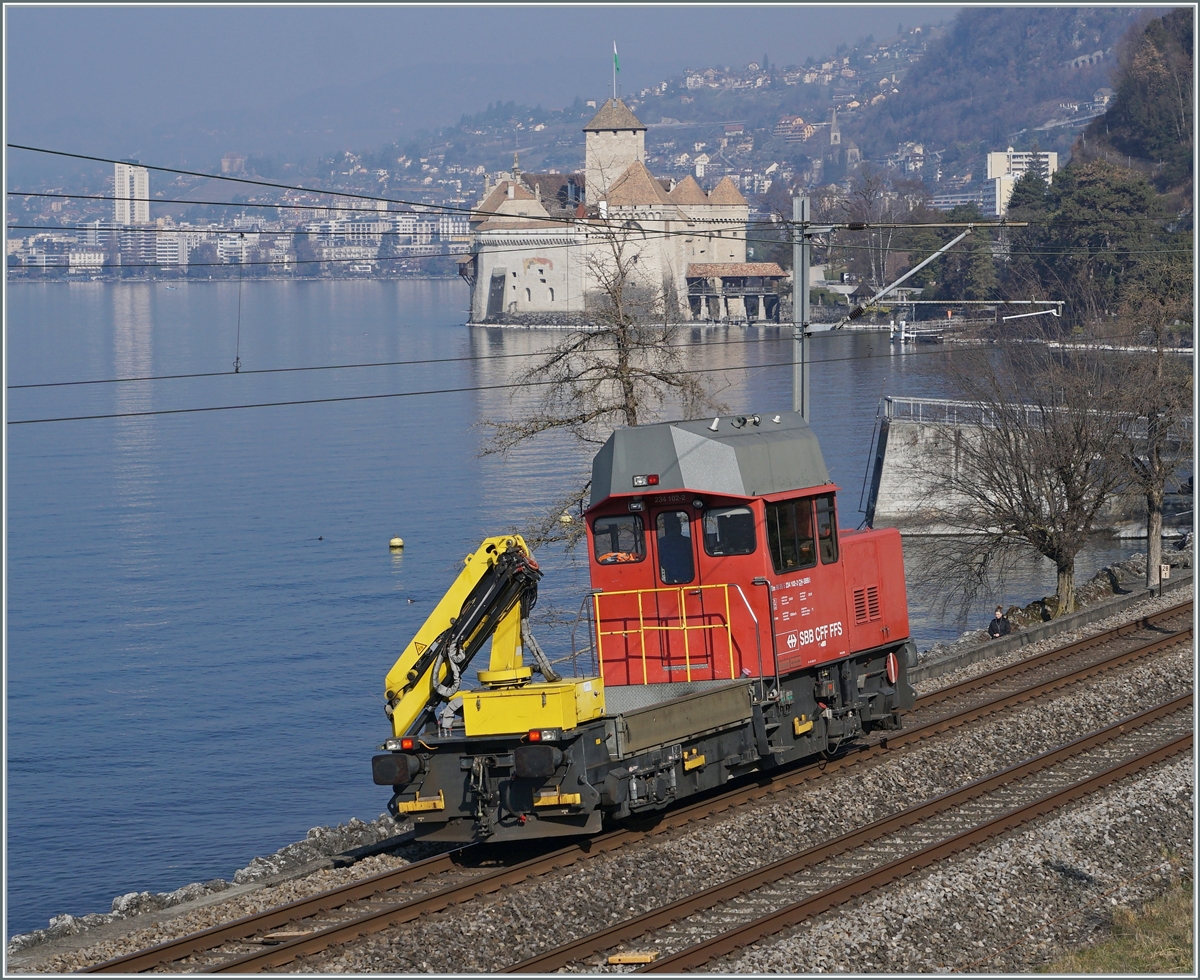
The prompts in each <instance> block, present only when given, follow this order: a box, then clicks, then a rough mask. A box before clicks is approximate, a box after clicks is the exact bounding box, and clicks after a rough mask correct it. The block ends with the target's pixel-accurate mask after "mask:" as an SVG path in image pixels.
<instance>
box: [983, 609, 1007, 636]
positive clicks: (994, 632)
mask: <svg viewBox="0 0 1200 980" xmlns="http://www.w3.org/2000/svg"><path fill="white" fill-rule="evenodd" d="M1010 630H1011V627H1010V626H1009V625H1008V617H1007V616H1005V615H1004V610H1003V609H1001V608H1000V607H999V606H997V607H996V615H995V616H994V617H993V618H992V621H991V622H990V623H988V636H990V637H991V638H992V639H993V640H998V639H999V638H1000V637H1002V636H1008V634H1009V632H1010Z"/></svg>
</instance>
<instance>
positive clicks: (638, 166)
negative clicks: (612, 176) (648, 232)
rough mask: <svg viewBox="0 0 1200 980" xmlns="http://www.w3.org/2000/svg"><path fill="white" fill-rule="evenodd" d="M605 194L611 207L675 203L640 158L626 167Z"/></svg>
mask: <svg viewBox="0 0 1200 980" xmlns="http://www.w3.org/2000/svg"><path fill="white" fill-rule="evenodd" d="M605 196H606V197H607V199H608V203H609V204H610V205H612V206H613V207H621V206H623V205H624V206H628V205H636V204H673V203H675V202H674V201H672V200H671V197H670V195H668V194H667V192H666V191H665V190H663V186H662V184H660V183H659V182H658V181H657V180H655V179H654V177H653V175H652V174H651V173H650V171H649V170H647V169H646V165H645V164H644V163H642V161H641V160H635V161H634V162H633V163H631V164H630V165H629V166H628V167H626V168H625V172H624V173H623V174H621V176H620V177H618V178H617V179H616V180H614V181H613V184H612V186H611V187H610V188H609V189H608V194H606V195H605Z"/></svg>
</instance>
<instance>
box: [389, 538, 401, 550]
mask: <svg viewBox="0 0 1200 980" xmlns="http://www.w3.org/2000/svg"><path fill="white" fill-rule="evenodd" d="M388 547H389V548H403V547H404V539H403V538H402V537H400V536H399V535H397V536H396V537H394V538H392V540H391V541H389V542H388Z"/></svg>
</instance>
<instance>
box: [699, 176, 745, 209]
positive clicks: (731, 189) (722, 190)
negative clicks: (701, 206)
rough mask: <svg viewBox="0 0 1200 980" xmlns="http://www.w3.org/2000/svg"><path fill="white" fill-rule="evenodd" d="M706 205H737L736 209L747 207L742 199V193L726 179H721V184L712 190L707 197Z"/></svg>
mask: <svg viewBox="0 0 1200 980" xmlns="http://www.w3.org/2000/svg"><path fill="white" fill-rule="evenodd" d="M708 203H709V204H725V205H737V206H738V207H746V206H747V205H746V199H745V198H744V197H742V192H741V191H739V190H738V189H737V186H736V185H735V184H734V182H733V181H732V180H730V179H729V178H728V177H722V178H721V183H719V184H717V186H716V187H714V188H713V189H712V193H711V194H709V195H708Z"/></svg>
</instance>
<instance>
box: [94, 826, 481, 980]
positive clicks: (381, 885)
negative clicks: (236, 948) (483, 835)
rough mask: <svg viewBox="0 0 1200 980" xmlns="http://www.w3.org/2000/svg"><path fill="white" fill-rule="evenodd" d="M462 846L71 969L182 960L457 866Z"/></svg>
mask: <svg viewBox="0 0 1200 980" xmlns="http://www.w3.org/2000/svg"><path fill="white" fill-rule="evenodd" d="M466 850H467V848H465V847H460V848H455V849H454V850H452V851H447V852H445V853H444V854H435V855H434V856H433V857H429V858H425V859H424V860H423V861H414V862H413V863H412V864H408V865H405V866H404V867H403V868H397V869H396V870H395V871H387V872H384V873H383V874H379V875H373V876H372V877H370V878H364V879H362V880H361V881H355V882H351V883H350V884H347V885H342V886H341V887H339V888H333V889H330V890H329V891H326V892H321V894H319V895H313V896H310V897H309V898H300V899H297V900H296V901H294V902H288V903H287V904H286V905H280V906H278V907H276V908H273V909H268V910H267V911H265V912H256V913H254V914H252V915H247V916H244V917H242V918H240V919H234V920H233V921H232V922H227V923H225V924H224V925H219V926H213V927H212V928H210V929H205V930H203V931H201V932H194V933H190V934H189V935H186V936H181V937H180V938H178V939H172V940H168V941H167V942H164V943H160V944H158V945H157V946H152V947H150V948H149V949H146V950H141V951H139V952H135V953H129V954H127V955H125V956H119V957H117V958H116V959H112V960H106V961H105V962H103V963H97V964H95V965H93V966H88V967H84V968H83V969H80V970H76V971H75V972H76V973H140V972H142V971H145V970H150V969H153V968H154V967H156V966H161V965H162V964H164V963H171V962H174V961H176V960H181V959H183V958H184V957H186V956H191V955H192V954H193V953H200V952H208V951H210V950H213V949H215V948H216V947H218V946H220V945H221V944H222V943H226V942H230V941H233V940H247V939H250V938H251V937H253V936H256V935H257V934H259V933H263V932H268V931H270V930H272V929H277V928H279V927H280V926H284V925H288V924H290V923H292V922H295V921H296V920H297V919H303V918H307V917H309V916H313V915H318V914H320V913H321V912H328V911H331V910H333V909H335V908H339V907H340V906H342V905H346V904H348V903H350V902H355V901H360V900H362V899H365V898H370V897H372V896H373V895H378V894H380V893H381V892H385V891H389V890H391V889H394V888H398V887H400V886H401V885H407V884H412V883H413V882H416V881H420V880H422V879H424V878H428V877H430V876H432V875H437V874H445V873H447V872H450V871H452V870H454V869H455V868H456V867H458V865H456V864H455V858H456V857H459V856H461V855H462V854H463V852H465V851H466Z"/></svg>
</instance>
